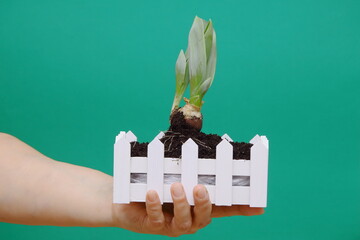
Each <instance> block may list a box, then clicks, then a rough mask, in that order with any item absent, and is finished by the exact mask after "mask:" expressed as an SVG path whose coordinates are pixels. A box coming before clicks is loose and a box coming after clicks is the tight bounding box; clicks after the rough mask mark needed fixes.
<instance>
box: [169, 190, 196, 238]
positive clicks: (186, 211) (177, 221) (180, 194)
mask: <svg viewBox="0 0 360 240" xmlns="http://www.w3.org/2000/svg"><path fill="white" fill-rule="evenodd" d="M171 196H172V199H173V202H174V218H173V220H172V222H171V229H172V231H173V233H174V235H175V236H179V235H181V234H184V233H187V232H188V231H189V230H190V228H191V225H192V220H191V211H190V205H189V203H188V202H187V200H186V195H185V191H184V188H183V186H182V184H181V183H174V184H172V185H171Z"/></svg>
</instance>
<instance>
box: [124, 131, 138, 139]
mask: <svg viewBox="0 0 360 240" xmlns="http://www.w3.org/2000/svg"><path fill="white" fill-rule="evenodd" d="M126 139H127V140H128V141H129V142H136V141H137V137H136V136H135V134H134V133H133V132H132V131H128V132H127V133H126Z"/></svg>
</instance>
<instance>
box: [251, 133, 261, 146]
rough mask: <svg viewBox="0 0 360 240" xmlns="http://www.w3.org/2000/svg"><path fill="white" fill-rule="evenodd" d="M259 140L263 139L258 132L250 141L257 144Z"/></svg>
mask: <svg viewBox="0 0 360 240" xmlns="http://www.w3.org/2000/svg"><path fill="white" fill-rule="evenodd" d="M258 141H261V138H260V136H259V135H258V134H256V135H255V137H253V138H252V139H251V140H250V143H252V144H255V143H257V142H258Z"/></svg>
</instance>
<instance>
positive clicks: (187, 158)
mask: <svg viewBox="0 0 360 240" xmlns="http://www.w3.org/2000/svg"><path fill="white" fill-rule="evenodd" d="M181 183H182V184H183V186H184V190H185V193H186V198H187V200H188V203H189V204H190V205H194V196H193V189H194V187H195V186H196V185H197V183H198V145H197V144H196V143H195V142H194V141H193V140H192V139H191V138H189V139H188V140H187V141H186V142H185V143H184V144H183V145H182V147H181Z"/></svg>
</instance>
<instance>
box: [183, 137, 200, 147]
mask: <svg viewBox="0 0 360 240" xmlns="http://www.w3.org/2000/svg"><path fill="white" fill-rule="evenodd" d="M183 146H197V144H196V143H195V142H194V140H192V139H191V138H189V139H188V140H187V141H186V142H185V143H184V144H183Z"/></svg>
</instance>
